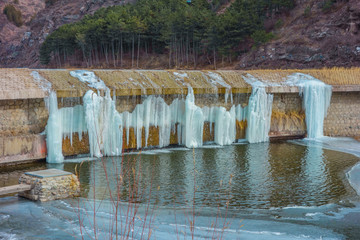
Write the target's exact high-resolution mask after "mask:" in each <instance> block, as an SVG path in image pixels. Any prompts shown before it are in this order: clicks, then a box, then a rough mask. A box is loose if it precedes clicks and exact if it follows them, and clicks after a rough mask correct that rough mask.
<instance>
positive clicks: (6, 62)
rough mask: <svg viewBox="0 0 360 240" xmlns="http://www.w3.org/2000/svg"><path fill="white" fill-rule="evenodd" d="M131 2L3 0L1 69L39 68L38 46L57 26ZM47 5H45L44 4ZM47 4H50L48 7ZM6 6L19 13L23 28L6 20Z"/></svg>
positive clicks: (108, 0)
mask: <svg viewBox="0 0 360 240" xmlns="http://www.w3.org/2000/svg"><path fill="white" fill-rule="evenodd" d="M131 1H133V0H52V1H49V0H48V1H45V0H31V1H29V0H18V1H14V0H2V1H0V67H41V65H40V63H39V60H38V57H39V48H40V45H41V43H42V42H43V41H44V40H45V38H46V36H47V35H48V34H49V33H51V32H52V31H54V30H55V29H56V28H58V27H59V26H61V25H63V24H65V23H71V22H74V21H77V20H79V19H81V18H82V17H83V16H84V15H85V14H90V13H93V12H95V11H96V10H97V9H99V8H100V7H107V6H111V5H119V4H124V3H127V2H131ZM45 2H48V4H45ZM50 2H51V3H52V4H50ZM7 4H11V5H13V6H14V7H15V8H16V9H18V10H20V11H21V13H22V16H23V22H24V25H23V26H21V27H17V26H15V25H14V24H13V23H11V22H10V21H8V19H7V17H6V15H5V14H3V9H4V7H5V6H6V5H7Z"/></svg>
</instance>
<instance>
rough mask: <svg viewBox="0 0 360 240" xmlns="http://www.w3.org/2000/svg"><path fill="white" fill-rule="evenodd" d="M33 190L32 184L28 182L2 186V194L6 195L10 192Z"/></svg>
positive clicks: (0, 191) (0, 190)
mask: <svg viewBox="0 0 360 240" xmlns="http://www.w3.org/2000/svg"><path fill="white" fill-rule="evenodd" d="M28 190H31V185H28V184H18V185H12V186H7V187H2V188H0V195H5V194H9V193H17V192H24V191H28Z"/></svg>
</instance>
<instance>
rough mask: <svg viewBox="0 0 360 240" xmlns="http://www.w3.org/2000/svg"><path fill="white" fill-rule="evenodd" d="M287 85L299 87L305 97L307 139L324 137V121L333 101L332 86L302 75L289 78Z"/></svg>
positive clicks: (297, 74)
mask: <svg viewBox="0 0 360 240" xmlns="http://www.w3.org/2000/svg"><path fill="white" fill-rule="evenodd" d="M287 83H288V84H290V85H293V84H295V85H296V86H298V87H299V94H300V96H303V108H304V109H305V118H306V119H305V120H306V127H307V137H308V138H320V137H323V134H324V133H323V129H324V119H325V117H326V114H327V110H328V108H329V106H330V100H331V93H332V92H331V91H332V88H331V86H330V85H327V84H325V83H323V82H321V81H320V80H319V79H316V78H314V77H312V76H310V75H306V74H302V73H295V74H293V75H291V76H289V77H288V81H287Z"/></svg>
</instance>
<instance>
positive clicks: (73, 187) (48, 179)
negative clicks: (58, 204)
mask: <svg viewBox="0 0 360 240" xmlns="http://www.w3.org/2000/svg"><path fill="white" fill-rule="evenodd" d="M19 184H21V185H30V186H31V189H30V190H27V191H23V192H19V196H21V197H25V198H28V199H30V200H33V201H40V202H46V201H51V200H57V199H64V198H71V197H78V196H79V194H80V183H79V180H78V178H77V177H76V176H75V175H74V174H72V173H69V172H65V171H62V170H58V169H46V170H41V171H35V172H26V173H24V174H23V175H22V176H21V177H20V179H19Z"/></svg>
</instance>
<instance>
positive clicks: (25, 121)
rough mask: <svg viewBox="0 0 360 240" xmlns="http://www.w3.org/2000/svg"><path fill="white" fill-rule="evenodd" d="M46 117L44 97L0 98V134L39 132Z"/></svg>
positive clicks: (43, 127)
mask: <svg viewBox="0 0 360 240" xmlns="http://www.w3.org/2000/svg"><path fill="white" fill-rule="evenodd" d="M47 119H48V111H47V109H46V107H45V102H44V99H22V100H0V136H17V135H26V134H37V133H41V132H42V131H44V129H45V126H46V122H47Z"/></svg>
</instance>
